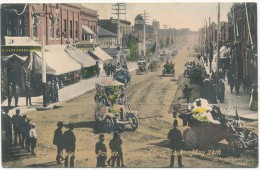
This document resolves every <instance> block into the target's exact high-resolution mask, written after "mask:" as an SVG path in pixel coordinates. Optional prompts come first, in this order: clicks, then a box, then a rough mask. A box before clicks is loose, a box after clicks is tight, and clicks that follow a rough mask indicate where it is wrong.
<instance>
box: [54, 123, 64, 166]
mask: <svg viewBox="0 0 260 170" xmlns="http://www.w3.org/2000/svg"><path fill="white" fill-rule="evenodd" d="M57 127H58V128H57V129H56V130H55V131H54V137H53V144H54V145H56V146H57V156H56V163H57V164H61V162H60V161H61V160H63V157H62V151H63V141H62V136H63V132H62V128H63V122H61V121H59V122H58V123H57Z"/></svg>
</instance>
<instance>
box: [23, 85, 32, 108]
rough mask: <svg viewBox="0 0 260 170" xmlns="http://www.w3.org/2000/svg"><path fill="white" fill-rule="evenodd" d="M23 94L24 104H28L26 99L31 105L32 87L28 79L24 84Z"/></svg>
mask: <svg viewBox="0 0 260 170" xmlns="http://www.w3.org/2000/svg"><path fill="white" fill-rule="evenodd" d="M25 95H26V106H28V101H29V104H30V105H32V101H31V96H32V88H31V83H30V82H29V81H27V83H26V86H25Z"/></svg>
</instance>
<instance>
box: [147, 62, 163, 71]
mask: <svg viewBox="0 0 260 170" xmlns="http://www.w3.org/2000/svg"><path fill="white" fill-rule="evenodd" d="M148 69H149V70H150V71H157V70H160V63H159V61H158V60H152V61H151V62H150V64H149V66H148Z"/></svg>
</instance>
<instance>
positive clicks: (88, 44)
mask: <svg viewBox="0 0 260 170" xmlns="http://www.w3.org/2000/svg"><path fill="white" fill-rule="evenodd" d="M94 47H95V45H94V43H91V42H80V43H76V48H77V49H79V50H87V51H93V50H94Z"/></svg>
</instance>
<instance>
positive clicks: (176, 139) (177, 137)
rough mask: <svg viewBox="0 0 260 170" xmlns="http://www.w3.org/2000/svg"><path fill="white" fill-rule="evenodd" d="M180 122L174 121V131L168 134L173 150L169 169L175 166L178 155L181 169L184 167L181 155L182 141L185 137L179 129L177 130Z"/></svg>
mask: <svg viewBox="0 0 260 170" xmlns="http://www.w3.org/2000/svg"><path fill="white" fill-rule="evenodd" d="M177 126H178V121H177V120H176V119H175V120H174V121H173V129H171V130H170V131H169V133H168V139H169V140H170V149H171V163H170V166H169V167H173V166H174V156H175V155H177V157H178V164H179V167H180V168H181V167H183V165H182V155H181V152H180V151H181V149H182V141H183V136H182V133H181V131H180V130H179V129H177Z"/></svg>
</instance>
